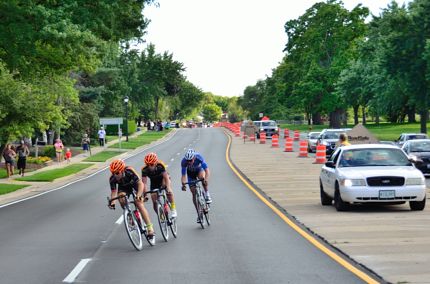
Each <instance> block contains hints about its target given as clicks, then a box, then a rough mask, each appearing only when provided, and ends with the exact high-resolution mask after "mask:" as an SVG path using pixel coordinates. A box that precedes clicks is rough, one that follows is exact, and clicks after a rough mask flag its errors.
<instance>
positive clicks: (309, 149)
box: [308, 144, 312, 153]
mask: <svg viewBox="0 0 430 284" xmlns="http://www.w3.org/2000/svg"><path fill="white" fill-rule="evenodd" d="M308 153H312V149H311V147H309V144H308Z"/></svg>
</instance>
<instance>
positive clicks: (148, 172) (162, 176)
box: [142, 153, 178, 218]
mask: <svg viewBox="0 0 430 284" xmlns="http://www.w3.org/2000/svg"><path fill="white" fill-rule="evenodd" d="M144 162H145V166H144V167H143V168H142V181H143V185H144V192H146V189H147V187H148V178H149V180H150V181H151V187H150V189H151V190H153V189H156V188H161V187H162V186H165V187H166V189H167V199H168V200H169V202H170V204H171V210H172V211H171V214H172V217H174V218H176V217H177V215H178V214H177V212H176V205H175V199H174V196H173V191H172V186H171V183H170V176H169V174H168V173H167V170H166V166H165V165H164V163H163V162H162V161H160V160H158V157H157V154H155V153H148V154H147V155H146V156H145V159H144ZM151 198H152V204H153V206H154V210H155V212H157V194H152V195H151Z"/></svg>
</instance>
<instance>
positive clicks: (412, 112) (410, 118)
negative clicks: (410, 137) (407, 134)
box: [407, 108, 417, 123]
mask: <svg viewBox="0 0 430 284" xmlns="http://www.w3.org/2000/svg"><path fill="white" fill-rule="evenodd" d="M407 112H408V114H407V115H408V123H416V122H417V120H416V119H415V109H414V108H408V110H407Z"/></svg>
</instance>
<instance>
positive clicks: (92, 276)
mask: <svg viewBox="0 0 430 284" xmlns="http://www.w3.org/2000/svg"><path fill="white" fill-rule="evenodd" d="M226 145H227V138H226V136H225V135H224V134H223V132H222V130H221V129H218V128H216V129H211V128H210V129H183V130H180V131H178V133H176V134H175V135H174V136H173V137H172V138H171V139H170V140H169V141H167V142H165V143H163V144H161V145H158V146H156V147H154V148H153V149H151V150H152V151H155V152H157V153H158V154H159V157H160V158H161V159H162V160H163V161H165V163H166V164H168V166H169V167H168V170H169V172H170V174H171V176H172V182H173V186H174V191H175V196H176V203H177V208H178V230H179V236H178V239H172V238H171V239H170V241H169V242H168V243H165V242H164V241H163V240H162V237H161V234H160V233H158V234H157V244H156V246H154V247H149V245H148V244H147V243H145V247H144V248H143V250H142V251H140V252H138V251H136V250H135V249H134V248H133V247H132V245H131V243H130V241H129V240H128V237H127V235H126V233H125V230H124V225H123V224H116V223H115V222H116V221H117V219H118V218H119V217H120V215H121V211H120V210H115V211H111V210H109V209H108V208H107V206H106V196H107V195H109V193H110V189H109V184H108V176H109V173H108V172H107V171H103V172H101V173H99V174H96V175H94V176H92V177H90V178H88V179H86V180H83V181H80V182H78V183H75V184H72V185H70V186H67V187H65V188H63V189H60V190H58V191H54V192H51V193H49V194H45V195H42V196H39V197H37V198H34V199H30V200H27V201H24V202H21V203H16V204H14V205H11V206H7V207H3V208H0V216H1V218H0V232H1V233H0V236H1V241H0V256H1V257H0V267H1V269H0V279H1V280H0V282H1V283H61V282H63V281H64V280H65V279H67V280H70V279H73V277H72V278H66V277H67V276H69V277H70V275H69V274H70V273H71V272H72V270H74V269H75V267H76V266H77V264H78V263H80V262H81V261H82V260H83V259H85V260H87V263H86V265H85V266H84V267H83V269H82V270H81V271H80V272H79V273H78V274H77V275H75V276H76V279H75V282H77V283H362V281H361V280H360V279H358V278H357V277H356V276H355V275H353V274H352V273H351V272H349V271H347V270H346V269H345V268H343V267H342V266H340V265H339V264H337V263H336V262H334V261H333V260H332V259H330V258H329V257H327V256H326V255H325V254H323V253H322V252H321V251H319V250H318V249H317V248H315V247H314V246H313V245H311V244H310V243H309V242H308V241H306V240H305V239H304V238H302V237H301V236H299V235H298V234H297V233H296V232H295V231H294V230H293V229H291V228H290V227H289V226H288V225H287V224H286V223H285V222H284V221H282V220H281V219H280V218H279V217H278V216H277V215H275V214H274V213H273V211H272V210H271V209H269V208H268V207H267V206H266V205H264V204H263V203H262V202H261V201H260V200H259V199H257V197H256V196H255V195H254V194H253V193H252V192H251V191H250V190H248V189H247V188H246V187H245V186H244V185H243V183H242V182H241V181H240V180H239V179H238V178H237V177H236V176H235V175H234V173H233V172H232V171H231V169H230V168H229V167H228V165H227V163H226V161H225V149H226ZM189 147H193V148H195V149H196V150H197V151H198V152H200V153H201V154H202V155H203V156H204V157H205V159H206V160H207V162H208V164H209V167H210V169H211V171H212V177H211V180H210V189H211V193H212V198H213V200H214V202H213V204H212V207H211V208H212V210H211V221H212V225H211V226H210V227H209V228H206V229H204V230H202V229H201V228H200V227H199V226H198V224H196V214H195V209H194V207H193V205H192V202H191V194H190V192H182V191H181V190H180V186H179V178H180V160H181V158H182V156H183V154H184V152H185V149H187V148H189ZM144 154H145V152H144V153H141V154H139V155H136V156H134V157H132V158H129V159H128V160H127V163H128V164H130V165H132V166H133V167H135V168H136V169H140V167H141V166H142V164H143V156H144ZM255 162H256V163H258V161H255ZM274 167H276V165H274ZM146 207H147V208H148V209H149V210H150V212H151V217H152V220H153V222H154V224H155V223H156V219H155V216H154V212H153V210H152V206H150V204H149V203H146ZM155 229H156V231H157V230H159V228H158V224H155Z"/></svg>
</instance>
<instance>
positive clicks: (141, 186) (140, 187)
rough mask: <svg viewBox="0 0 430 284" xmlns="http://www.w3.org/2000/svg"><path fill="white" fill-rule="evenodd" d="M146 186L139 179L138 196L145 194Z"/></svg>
mask: <svg viewBox="0 0 430 284" xmlns="http://www.w3.org/2000/svg"><path fill="white" fill-rule="evenodd" d="M144 187H145V186H144V184H143V182H142V181H141V180H140V179H139V181H138V182H137V196H143V190H144Z"/></svg>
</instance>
